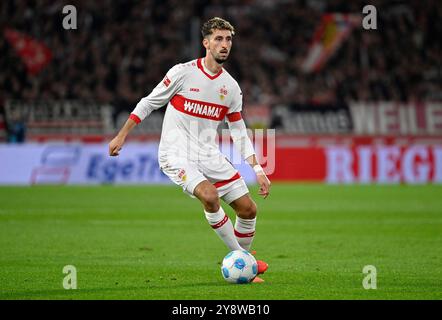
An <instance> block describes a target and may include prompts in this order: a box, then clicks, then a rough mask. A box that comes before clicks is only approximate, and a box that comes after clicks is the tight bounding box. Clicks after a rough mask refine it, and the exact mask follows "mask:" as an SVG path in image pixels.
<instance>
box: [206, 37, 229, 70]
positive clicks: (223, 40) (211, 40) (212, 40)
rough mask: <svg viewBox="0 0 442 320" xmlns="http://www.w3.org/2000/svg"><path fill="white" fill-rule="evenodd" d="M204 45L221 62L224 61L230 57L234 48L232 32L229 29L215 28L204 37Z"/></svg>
mask: <svg viewBox="0 0 442 320" xmlns="http://www.w3.org/2000/svg"><path fill="white" fill-rule="evenodd" d="M204 46H205V47H206V49H207V50H208V51H209V52H210V54H211V55H212V57H213V58H214V59H215V61H216V62H218V63H219V64H222V63H224V62H225V61H226V60H227V58H228V57H229V53H230V49H231V48H232V32H230V31H229V30H214V32H213V33H212V34H211V35H210V36H209V37H207V38H206V39H204Z"/></svg>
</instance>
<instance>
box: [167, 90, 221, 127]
mask: <svg viewBox="0 0 442 320" xmlns="http://www.w3.org/2000/svg"><path fill="white" fill-rule="evenodd" d="M170 104H171V105H172V106H173V107H174V108H175V109H176V110H178V111H180V112H182V113H185V114H188V115H191V116H194V117H198V118H205V119H210V120H215V121H221V120H222V119H224V117H225V116H226V113H227V111H229V108H227V107H226V106H223V105H221V104H215V103H210V102H206V101H199V100H192V99H187V98H186V97H183V96H182V95H179V94H176V95H174V96H173V98H172V99H171V100H170ZM204 111H205V112H204Z"/></svg>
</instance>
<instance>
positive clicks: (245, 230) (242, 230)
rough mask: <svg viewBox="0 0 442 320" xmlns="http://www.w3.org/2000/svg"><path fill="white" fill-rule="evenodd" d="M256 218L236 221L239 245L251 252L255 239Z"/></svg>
mask: <svg viewBox="0 0 442 320" xmlns="http://www.w3.org/2000/svg"><path fill="white" fill-rule="evenodd" d="M255 226H256V218H253V219H242V218H240V217H236V221H235V236H236V239H238V243H239V245H240V246H241V247H243V248H244V249H246V250H250V247H251V246H252V241H253V238H254V237H255Z"/></svg>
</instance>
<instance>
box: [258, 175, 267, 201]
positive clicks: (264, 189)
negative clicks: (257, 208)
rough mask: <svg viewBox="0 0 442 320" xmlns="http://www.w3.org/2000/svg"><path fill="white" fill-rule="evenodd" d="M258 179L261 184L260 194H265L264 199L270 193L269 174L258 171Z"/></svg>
mask: <svg viewBox="0 0 442 320" xmlns="http://www.w3.org/2000/svg"><path fill="white" fill-rule="evenodd" d="M256 180H257V182H258V184H259V191H258V194H259V195H260V196H263V198H264V199H265V198H267V197H268V196H269V194H270V185H271V182H270V180H269V178H267V176H266V175H265V173H264V172H263V173H258V174H257V175H256Z"/></svg>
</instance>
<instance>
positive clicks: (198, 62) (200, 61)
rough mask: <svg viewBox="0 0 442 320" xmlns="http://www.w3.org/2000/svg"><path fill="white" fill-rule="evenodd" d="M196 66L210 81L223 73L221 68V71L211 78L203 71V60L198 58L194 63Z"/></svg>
mask: <svg viewBox="0 0 442 320" xmlns="http://www.w3.org/2000/svg"><path fill="white" fill-rule="evenodd" d="M196 65H197V66H198V69H200V70H201V71H202V72H203V73H204V74H205V75H206V76H207V77H208V78H209V79H210V80H214V79H216V78H218V77H219V75H220V74H221V73H222V72H223V69H222V68H221V70H220V71H219V72H218V73H217V74H214V75H213V76H212V75H210V74H209V73H208V72H207V71H206V70H204V66H203V58H199V59H198V61H197V62H196Z"/></svg>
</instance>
